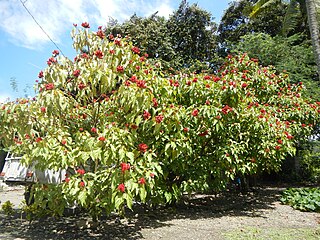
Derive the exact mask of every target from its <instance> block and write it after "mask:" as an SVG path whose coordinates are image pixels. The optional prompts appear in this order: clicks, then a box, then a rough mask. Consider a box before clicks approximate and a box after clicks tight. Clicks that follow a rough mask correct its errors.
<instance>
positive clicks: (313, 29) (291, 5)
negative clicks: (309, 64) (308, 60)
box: [250, 0, 320, 80]
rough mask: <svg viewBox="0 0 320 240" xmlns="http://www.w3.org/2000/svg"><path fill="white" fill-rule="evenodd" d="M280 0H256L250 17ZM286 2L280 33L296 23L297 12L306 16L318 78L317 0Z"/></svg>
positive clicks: (287, 30)
mask: <svg viewBox="0 0 320 240" xmlns="http://www.w3.org/2000/svg"><path fill="white" fill-rule="evenodd" d="M279 1H281V0H258V1H257V2H256V4H255V5H254V6H253V9H252V11H251V13H250V17H251V18H253V17H254V16H256V15H257V14H259V13H260V12H261V11H263V10H264V9H266V8H267V7H270V6H272V5H273V4H276V3H277V2H279ZM286 2H288V8H287V12H286V16H285V20H284V23H283V28H282V33H283V35H285V36H286V35H287V34H288V33H289V32H290V31H291V30H292V29H293V28H294V27H295V25H296V23H297V14H298V13H299V12H300V14H301V15H302V16H306V17H307V18H306V22H307V23H308V25H309V31H310V36H311V41H312V46H313V52H314V57H315V60H316V64H317V69H318V77H319V80H320V42H319V40H320V34H319V24H318V21H317V11H316V10H317V7H316V6H317V4H319V2H320V1H319V0H290V1H286Z"/></svg>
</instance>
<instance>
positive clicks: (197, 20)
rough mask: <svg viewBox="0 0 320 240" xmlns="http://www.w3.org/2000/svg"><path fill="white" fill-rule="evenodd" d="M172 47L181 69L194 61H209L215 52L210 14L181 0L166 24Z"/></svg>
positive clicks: (214, 27) (214, 30) (215, 28)
mask: <svg viewBox="0 0 320 240" xmlns="http://www.w3.org/2000/svg"><path fill="white" fill-rule="evenodd" d="M167 28H168V34H169V35H170V36H171V37H170V39H171V44H172V47H173V49H174V51H175V53H176V54H177V58H176V60H178V61H179V62H180V64H181V66H183V67H189V66H190V65H192V64H193V63H194V62H195V61H200V62H206V61H209V60H211V59H212V58H213V57H214V55H215V51H216V36H215V32H216V30H217V26H216V24H215V23H214V22H213V21H212V17H211V14H210V13H209V12H207V11H205V10H203V9H201V8H200V7H199V6H198V5H197V4H192V5H191V6H189V4H188V2H187V1H186V0H182V1H181V3H180V6H179V8H178V10H177V11H175V12H174V13H173V15H171V16H170V18H169V20H168V22H167Z"/></svg>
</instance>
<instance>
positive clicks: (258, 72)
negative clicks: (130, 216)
mask: <svg viewBox="0 0 320 240" xmlns="http://www.w3.org/2000/svg"><path fill="white" fill-rule="evenodd" d="M82 26H83V28H75V29H73V31H72V36H73V40H74V45H73V46H74V48H75V49H76V51H77V56H76V57H75V59H74V60H73V61H71V60H70V59H67V58H65V57H63V56H59V52H58V51H56V50H55V51H53V55H52V57H50V58H49V60H48V62H47V64H48V67H47V68H46V69H44V70H43V71H41V72H40V73H39V78H40V79H41V80H40V82H39V84H38V85H37V86H36V87H37V89H38V95H37V97H36V98H35V99H34V100H32V101H29V100H26V99H19V100H18V101H17V102H10V103H6V104H2V105H1V106H0V129H1V134H0V136H1V140H2V142H3V143H4V144H5V146H6V147H7V148H9V150H10V151H11V152H13V153H16V154H21V155H22V160H23V162H24V163H25V164H27V165H29V164H35V165H36V167H37V168H39V169H47V168H48V169H55V170H57V169H68V174H67V176H66V178H65V181H64V182H63V183H61V184H58V185H42V184H37V185H35V186H34V188H33V190H32V193H33V196H34V198H35V199H34V205H35V207H34V208H32V209H39V210H41V209H42V210H43V211H45V213H46V212H47V210H48V209H49V212H50V213H52V214H53V215H61V214H62V209H63V208H64V207H66V206H69V205H72V204H74V203H77V204H78V205H79V206H80V207H81V208H84V209H87V210H88V211H89V212H90V214H91V215H92V216H94V217H95V218H96V217H98V216H100V215H101V213H103V212H105V213H107V214H109V213H110V212H112V211H119V212H122V211H123V208H124V206H125V205H126V206H128V207H129V208H130V209H132V204H133V202H134V201H139V202H142V203H148V204H159V203H172V202H175V201H177V200H179V198H180V197H181V195H182V193H185V192H188V193H191V192H194V191H206V190H208V189H222V188H224V187H225V186H226V184H227V183H228V182H229V181H230V180H233V179H235V177H237V176H243V175H249V174H254V173H257V172H262V171H271V170H275V171H277V170H279V169H280V166H281V162H282V160H283V159H285V157H286V156H287V155H288V154H291V155H293V154H294V153H295V147H294V146H295V142H296V141H298V140H299V139H300V138H306V137H305V136H308V135H310V133H311V130H312V129H313V126H314V125H315V124H316V123H317V122H318V120H319V114H318V113H319V107H318V106H319V104H320V103H311V102H310V101H309V100H307V99H304V98H303V97H301V96H302V95H301V94H302V92H303V88H304V87H303V84H301V83H299V84H290V83H289V78H288V75H287V74H283V73H281V74H277V73H276V70H275V69H274V68H273V67H260V66H259V63H258V62H257V60H256V59H250V58H249V57H248V56H247V55H246V54H243V55H238V56H231V55H230V56H228V57H227V58H226V60H225V64H224V65H223V66H222V67H221V68H220V70H219V71H218V72H217V74H215V75H207V74H205V73H200V74H177V75H166V73H164V72H163V71H162V69H161V64H160V63H157V62H156V63H154V64H153V61H149V60H148V59H147V58H146V56H145V55H143V54H142V53H141V51H140V49H139V48H137V47H135V46H133V45H132V43H131V42H128V41H127V40H126V39H122V38H120V37H114V36H110V37H109V38H107V37H106V36H105V35H104V32H103V31H102V30H101V29H98V31H97V32H90V31H89V30H88V27H89V24H88V23H83V24H82Z"/></svg>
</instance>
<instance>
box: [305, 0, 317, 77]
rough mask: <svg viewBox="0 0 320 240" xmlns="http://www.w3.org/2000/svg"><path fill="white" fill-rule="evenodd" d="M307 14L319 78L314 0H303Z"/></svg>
mask: <svg viewBox="0 0 320 240" xmlns="http://www.w3.org/2000/svg"><path fill="white" fill-rule="evenodd" d="M305 2H306V8H307V14H308V24H309V30H310V35H311V41H312V46H313V52H314V57H315V60H316V63H317V68H318V77H319V80H320V42H319V40H320V37H319V36H320V34H319V26H318V21H317V10H316V4H315V0H305Z"/></svg>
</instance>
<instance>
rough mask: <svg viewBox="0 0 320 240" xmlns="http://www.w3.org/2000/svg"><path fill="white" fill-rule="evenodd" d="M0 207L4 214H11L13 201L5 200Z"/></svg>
mask: <svg viewBox="0 0 320 240" xmlns="http://www.w3.org/2000/svg"><path fill="white" fill-rule="evenodd" d="M1 209H2V211H3V212H4V213H5V214H7V215H12V214H13V212H14V210H13V203H12V202H10V201H6V202H4V203H3V204H2V206H1Z"/></svg>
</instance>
